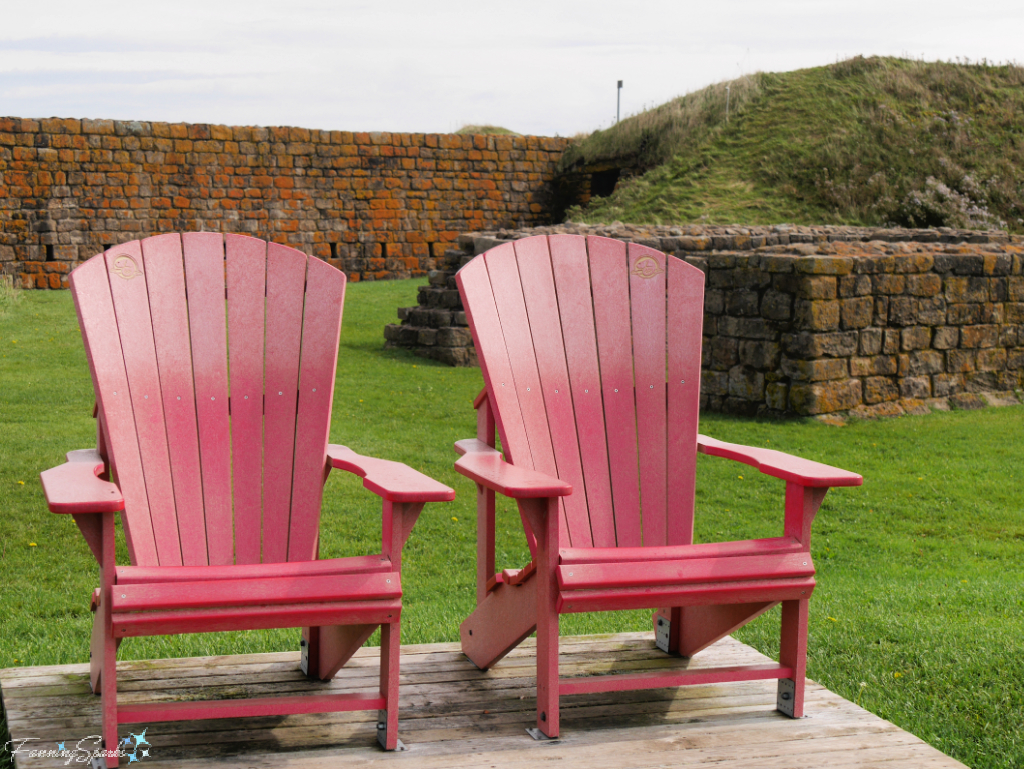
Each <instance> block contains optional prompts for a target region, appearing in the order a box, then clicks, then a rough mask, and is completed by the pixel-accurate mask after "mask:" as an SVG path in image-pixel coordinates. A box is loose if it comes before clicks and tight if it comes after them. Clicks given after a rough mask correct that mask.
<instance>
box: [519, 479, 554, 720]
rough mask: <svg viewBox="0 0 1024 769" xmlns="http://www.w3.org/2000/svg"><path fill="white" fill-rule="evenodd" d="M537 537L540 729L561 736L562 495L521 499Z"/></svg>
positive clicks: (525, 515)
mask: <svg viewBox="0 0 1024 769" xmlns="http://www.w3.org/2000/svg"><path fill="white" fill-rule="evenodd" d="M519 509H520V510H521V511H522V513H523V516H524V517H525V518H526V519H527V520H528V521H529V522H530V528H531V529H533V532H534V534H535V535H536V537H537V554H536V558H535V563H536V564H537V573H536V575H535V576H534V577H533V580H534V581H535V582H536V591H537V594H536V595H537V729H539V730H540V731H541V732H542V733H543V734H544V736H546V737H548V738H550V739H554V738H556V737H558V731H559V718H558V624H559V623H558V577H557V573H556V570H557V568H558V497H547V498H541V499H521V500H519Z"/></svg>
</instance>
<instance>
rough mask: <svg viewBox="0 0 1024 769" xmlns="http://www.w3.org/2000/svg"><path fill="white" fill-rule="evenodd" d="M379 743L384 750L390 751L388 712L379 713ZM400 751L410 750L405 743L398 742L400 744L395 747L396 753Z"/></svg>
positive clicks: (381, 711) (380, 711) (379, 711)
mask: <svg viewBox="0 0 1024 769" xmlns="http://www.w3.org/2000/svg"><path fill="white" fill-rule="evenodd" d="M377 742H379V743H380V746H381V747H382V748H384V750H387V749H388V748H387V745H388V712H387V711H386V710H378V711H377ZM400 750H408V748H407V747H405V743H404V742H402V741H401V740H398V744H397V745H395V752H398V751H400Z"/></svg>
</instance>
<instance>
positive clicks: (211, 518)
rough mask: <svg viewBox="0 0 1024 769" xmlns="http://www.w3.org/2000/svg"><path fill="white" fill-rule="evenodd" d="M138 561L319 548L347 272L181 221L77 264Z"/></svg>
mask: <svg viewBox="0 0 1024 769" xmlns="http://www.w3.org/2000/svg"><path fill="white" fill-rule="evenodd" d="M70 283H71V290H72V293H73V294H74V298H75V306H76V308H77V310H78V320H79V324H80V325H81V329H82V336H83V338H84V340H85V349H86V354H87V356H88V358H89V367H90V369H91V371H92V377H93V386H94V388H95V391H96V400H97V407H98V418H99V420H100V434H101V439H102V440H101V444H104V445H102V446H101V450H103V451H105V452H106V455H107V458H108V460H109V461H110V463H111V466H112V468H113V471H114V473H115V474H116V477H117V481H118V483H119V484H120V486H121V491H122V493H123V495H124V498H125V513H124V516H123V521H124V526H125V533H126V535H127V540H128V549H129V553H130V556H131V561H132V563H133V564H136V565H140V566H155V565H164V566H171V565H186V566H188V565H204V564H214V565H220V564H230V563H260V562H281V561H296V560H310V559H313V558H315V557H316V551H317V535H318V532H319V518H320V498H321V492H322V488H323V480H324V471H325V460H326V447H327V438H328V431H329V427H330V420H331V400H332V396H333V393H334V375H335V368H336V366H337V359H338V335H339V333H340V331H341V312H342V304H343V301H344V295H345V275H344V273H341V272H339V271H338V270H336V269H334V268H333V267H331V266H330V265H328V264H326V263H324V262H322V261H320V260H318V259H312V258H307V257H306V255H305V254H303V253H302V252H301V251H296V250H295V249H292V248H287V247H285V246H280V245H277V244H273V243H271V244H267V243H265V242H264V241H262V240H257V239H255V238H249V237H245V236H241V235H220V234H216V233H186V234H182V235H177V234H170V235H159V236H156V237H152V238H146V239H145V240H141V241H138V240H137V241H132V242H130V243H124V244H122V245H119V246H115V247H113V248H111V249H110V250H108V251H107V252H106V253H103V254H98V255H97V256H94V257H93V258H92V259H89V260H88V261H87V262H85V263H84V264H82V265H81V266H79V267H78V268H77V269H75V270H74V271H73V272H72V273H71V276H70Z"/></svg>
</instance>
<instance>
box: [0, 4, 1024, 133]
mask: <svg viewBox="0 0 1024 769" xmlns="http://www.w3.org/2000/svg"><path fill="white" fill-rule="evenodd" d="M1022 31H1024V6H1022V5H1021V4H1020V3H1019V2H1014V3H1010V2H1001V1H1000V2H997V1H990V2H980V3H975V4H972V5H969V6H968V5H967V4H964V3H962V2H958V3H953V2H948V0H944V1H943V2H933V3H929V4H922V3H919V2H913V3H912V2H906V1H905V0H902V1H901V0H891V1H890V2H882V1H881V0H865V1H864V2H856V3H854V2H838V3H837V2H829V3H823V2H818V1H815V2H806V1H804V0H789V1H788V2H787V1H783V2H773V3H765V2H753V1H752V0H724V1H723V2H719V3H715V4H708V3H700V4H697V3H693V2H679V1H678V0H676V1H675V2H669V1H665V0H641V1H640V2H634V3H633V4H632V5H630V6H629V7H628V9H627V7H626V6H624V5H623V4H621V3H612V2H608V0H602V1H600V2H599V1H598V0H592V1H591V2H580V1H579V0H573V1H571V2H558V0H547V2H540V1H539V0H520V2H517V3H515V4H510V3H495V2H480V1H479V0H478V1H477V2H472V3H471V2H445V3H441V4H425V3H423V2H412V1H411V0H391V2H387V3H356V2H327V1H326V0H305V2H292V3H289V4H287V5H285V4H281V3H269V2H264V0H249V1H248V2H240V1H239V0H212V1H211V0H203V1H202V2H200V1H199V0H181V1H180V2H175V3H174V4H169V3H166V2H160V3H156V2H137V3H133V4H131V5H126V4H124V3H123V2H121V1H120V0H96V1H95V2H91V3H88V4H86V3H82V2H80V0H76V1H75V2H70V1H69V0H55V1H52V2H48V3H47V4H46V6H45V12H41V11H38V10H33V6H32V5H31V4H28V3H19V4H18V6H17V7H16V8H15V9H13V10H11V9H10V8H8V9H5V11H4V24H3V27H2V29H0V104H2V105H3V107H2V109H3V111H4V112H6V113H8V114H12V115H19V116H25V117H48V116H51V115H57V116H62V117H101V118H110V117H113V118H120V119H139V120H172V121H177V120H187V121H192V122H208V123H228V124H259V125H302V126H307V127H310V128H329V129H342V130H395V131H446V130H454V129H455V128H458V127H459V126H460V125H461V124H463V123H467V122H476V123H492V124H498V125H506V126H508V127H510V128H513V129H515V130H519V131H522V132H533V133H546V134H554V133H560V134H562V135H567V134H572V133H575V132H577V131H581V130H590V129H593V128H597V127H601V126H605V125H608V123H609V122H610V121H611V120H612V119H613V118H614V114H615V95H616V94H615V82H616V80H619V79H622V80H624V81H625V87H624V89H623V93H622V98H623V105H622V106H623V112H624V113H626V114H629V113H632V112H635V111H637V110H639V109H641V108H642V107H643V106H645V105H648V106H649V105H653V104H658V103H661V102H663V101H666V100H667V99H670V98H672V97H673V96H676V95H679V94H681V93H685V92H687V91H691V90H694V89H695V88H699V87H701V86H703V85H707V84H708V83H712V82H716V81H719V80H723V79H728V78H732V77H736V76H738V75H741V74H744V73H748V72H753V71H756V70H768V71H773V70H788V69H796V68H800V67H807V66H816V65H822V64H827V63H830V62H832V61H835V60H837V59H841V58H847V57H849V56H852V55H855V54H858V53H861V54H865V55H870V54H882V55H908V56H914V57H923V58H926V59H950V58H955V57H967V58H970V59H975V60H976V59H980V58H982V57H986V58H988V59H989V60H991V61H1005V60H1008V59H1011V58H1012V57H1014V56H1016V55H1017V51H1018V50H1019V49H1018V46H1019V39H1020V33H1021V32H1022Z"/></svg>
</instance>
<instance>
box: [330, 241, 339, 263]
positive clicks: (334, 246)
mask: <svg viewBox="0 0 1024 769" xmlns="http://www.w3.org/2000/svg"><path fill="white" fill-rule="evenodd" d="M330 246H331V258H332V259H337V258H338V251H339V249H338V241H336V240H332V241H331V243H330Z"/></svg>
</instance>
